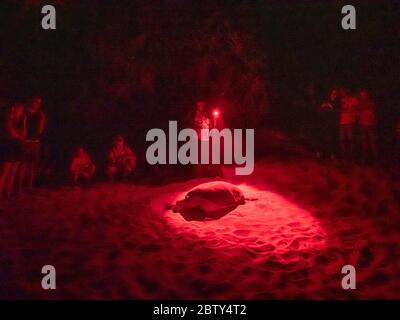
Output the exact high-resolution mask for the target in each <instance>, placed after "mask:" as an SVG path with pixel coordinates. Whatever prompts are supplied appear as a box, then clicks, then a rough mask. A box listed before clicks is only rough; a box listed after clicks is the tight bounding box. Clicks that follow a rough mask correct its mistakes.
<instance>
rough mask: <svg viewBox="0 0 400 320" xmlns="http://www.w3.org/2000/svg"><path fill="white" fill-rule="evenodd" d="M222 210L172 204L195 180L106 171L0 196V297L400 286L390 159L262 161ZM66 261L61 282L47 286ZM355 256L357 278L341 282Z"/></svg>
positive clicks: (338, 291)
mask: <svg viewBox="0 0 400 320" xmlns="http://www.w3.org/2000/svg"><path fill="white" fill-rule="evenodd" d="M229 172H230V170H227V171H226V174H227V178H226V180H227V181H230V182H233V183H236V184H238V185H240V186H241V188H242V190H243V192H244V193H245V195H246V197H249V198H258V200H256V201H250V202H248V203H246V204H245V205H243V206H239V207H238V208H237V209H236V210H234V211H232V212H231V213H229V214H228V215H226V216H225V217H223V218H222V219H220V220H217V221H205V222H188V221H185V220H184V219H183V218H182V217H181V216H180V215H179V214H174V213H172V212H166V211H164V210H163V205H164V203H165V202H167V201H169V202H171V201H174V200H175V199H176V198H177V197H179V195H180V194H182V193H183V192H185V191H187V190H188V189H190V188H191V187H193V186H195V185H197V184H199V183H202V182H205V181H209V180H205V179H201V180H200V179H199V180H190V181H188V182H185V183H174V184H170V185H166V186H157V187H155V186H135V185H132V184H107V183H100V184H97V185H95V186H94V187H91V188H89V189H79V188H70V187H59V188H55V189H52V190H49V189H39V190H36V192H35V194H34V195H31V196H24V197H23V198H21V199H20V200H18V201H17V202H16V203H15V205H13V206H11V204H10V203H2V204H1V212H0V243H1V255H0V298H74V299H75V298H106V299H117V298H146V299H151V298H172V299H175V298H206V299H214V298H219V299H222V298H228V299H229V298H239V299H241V298H245V299H249V298H256V299H264V298H291V299H292V298H311V299H325V298H339V299H347V298H397V299H399V298H400V259H399V254H400V250H399V247H400V210H399V197H400V196H399V194H400V185H399V179H398V176H397V177H395V176H393V174H390V173H388V172H385V171H383V170H377V169H376V170H375V169H374V170H373V169H362V168H361V167H354V168H353V169H350V168H349V167H346V166H343V167H341V166H339V165H333V166H331V167H328V166H326V165H320V164H318V163H316V162H314V161H307V160H303V161H297V162H296V163H294V162H288V161H286V162H284V163H278V162H276V161H269V162H265V163H261V162H260V163H258V164H257V165H256V170H255V172H254V174H253V176H252V177H250V178H249V177H242V178H238V177H234V176H233V175H231V174H230V173H229ZM46 264H51V265H54V266H55V267H56V269H57V290H55V291H52V292H46V291H43V290H42V289H41V287H40V282H41V274H40V271H41V267H42V266H43V265H46ZM345 264H355V265H356V268H357V271H358V273H357V289H356V290H354V291H344V290H343V289H342V288H341V285H340V283H341V277H342V275H341V273H340V271H341V267H342V266H343V265H345Z"/></svg>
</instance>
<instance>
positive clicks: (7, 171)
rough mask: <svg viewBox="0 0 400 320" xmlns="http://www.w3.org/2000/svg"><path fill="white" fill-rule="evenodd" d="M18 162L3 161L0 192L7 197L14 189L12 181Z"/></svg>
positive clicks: (18, 165)
mask: <svg viewBox="0 0 400 320" xmlns="http://www.w3.org/2000/svg"><path fill="white" fill-rule="evenodd" d="M20 164H21V163H20V162H4V163H3V166H2V170H1V175H0V194H3V193H4V195H5V196H6V197H7V198H9V197H11V195H12V193H13V191H14V181H15V176H16V175H17V172H18V168H19V167H20Z"/></svg>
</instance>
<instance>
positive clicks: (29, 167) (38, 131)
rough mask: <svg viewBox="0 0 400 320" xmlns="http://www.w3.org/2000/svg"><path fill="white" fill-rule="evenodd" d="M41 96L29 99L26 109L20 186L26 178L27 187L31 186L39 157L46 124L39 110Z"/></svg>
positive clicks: (44, 116)
mask: <svg viewBox="0 0 400 320" xmlns="http://www.w3.org/2000/svg"><path fill="white" fill-rule="evenodd" d="M41 108H42V98H41V97H39V96H35V97H33V98H32V99H30V101H29V103H28V106H27V110H26V137H25V140H24V142H23V144H22V155H23V162H24V163H23V170H22V173H21V179H20V186H21V187H22V185H23V180H24V179H26V180H27V186H28V188H29V189H32V188H33V184H34V179H35V169H36V166H37V164H38V162H39V159H40V139H41V137H42V135H43V132H44V129H45V125H46V115H45V114H44V112H43V111H42V110H41Z"/></svg>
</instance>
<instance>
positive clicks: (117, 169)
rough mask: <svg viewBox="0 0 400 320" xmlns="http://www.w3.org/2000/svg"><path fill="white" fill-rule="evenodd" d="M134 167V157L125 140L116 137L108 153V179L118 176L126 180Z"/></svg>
mask: <svg viewBox="0 0 400 320" xmlns="http://www.w3.org/2000/svg"><path fill="white" fill-rule="evenodd" d="M135 166H136V155H135V154H134V153H133V151H132V149H131V148H130V147H128V146H127V145H126V143H125V139H124V138H123V137H121V136H117V137H116V138H115V140H114V143H113V146H112V147H111V149H110V151H109V153H108V166H107V176H108V177H109V178H110V179H114V178H116V176H117V175H120V176H121V177H122V178H127V177H128V176H129V175H131V173H132V172H133V170H134V169H135Z"/></svg>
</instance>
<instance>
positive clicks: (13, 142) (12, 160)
mask: <svg viewBox="0 0 400 320" xmlns="http://www.w3.org/2000/svg"><path fill="white" fill-rule="evenodd" d="M25 134H26V132H25V111H24V105H23V104H22V103H15V104H14V105H13V106H12V108H11V111H10V112H9V114H8V115H7V120H6V124H5V138H4V139H3V143H2V153H1V158H2V164H1V173H0V194H2V193H3V192H4V194H5V196H6V197H10V196H11V194H12V192H13V190H14V180H15V176H16V174H17V172H18V169H19V168H20V165H21V160H22V150H21V144H22V141H23V140H24V138H25Z"/></svg>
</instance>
